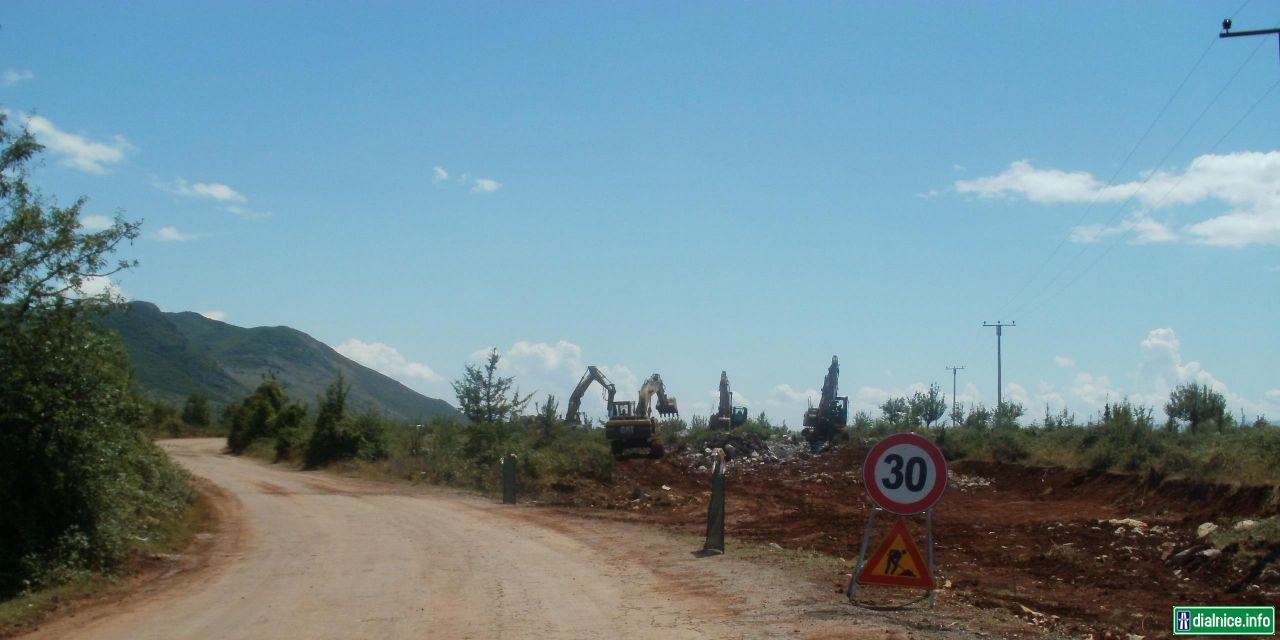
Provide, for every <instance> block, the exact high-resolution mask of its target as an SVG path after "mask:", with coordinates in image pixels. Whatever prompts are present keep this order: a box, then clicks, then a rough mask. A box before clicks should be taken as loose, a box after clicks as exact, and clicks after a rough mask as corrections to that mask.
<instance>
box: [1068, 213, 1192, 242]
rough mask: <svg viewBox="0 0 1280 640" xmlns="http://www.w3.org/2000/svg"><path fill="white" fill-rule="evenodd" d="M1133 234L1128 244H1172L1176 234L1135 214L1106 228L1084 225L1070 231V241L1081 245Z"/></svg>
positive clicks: (1176, 237)
mask: <svg viewBox="0 0 1280 640" xmlns="http://www.w3.org/2000/svg"><path fill="white" fill-rule="evenodd" d="M1129 232H1133V233H1134V237H1133V238H1132V239H1130V240H1129V244H1154V243H1157V242H1173V241H1175V240H1177V239H1178V234H1177V233H1175V232H1174V230H1173V229H1170V228H1169V227H1168V225H1165V224H1164V223H1162V222H1158V221H1156V220H1155V219H1153V218H1151V217H1150V216H1148V215H1146V214H1143V213H1135V214H1133V215H1132V216H1130V217H1129V219H1128V220H1125V221H1124V222H1121V223H1120V224H1118V225H1115V226H1111V227H1108V226H1106V225H1102V224H1086V225H1081V226H1079V227H1075V228H1073V229H1071V241H1072V242H1076V243H1081V244H1091V243H1094V242H1099V241H1101V240H1102V239H1103V238H1106V237H1109V236H1113V235H1116V234H1118V233H1129Z"/></svg>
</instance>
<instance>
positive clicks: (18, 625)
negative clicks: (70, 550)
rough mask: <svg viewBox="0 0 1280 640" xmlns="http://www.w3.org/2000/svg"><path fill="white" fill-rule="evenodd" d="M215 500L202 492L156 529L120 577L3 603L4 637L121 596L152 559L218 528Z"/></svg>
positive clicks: (93, 578) (83, 579) (151, 566)
mask: <svg viewBox="0 0 1280 640" xmlns="http://www.w3.org/2000/svg"><path fill="white" fill-rule="evenodd" d="M215 513H216V512H215V511H214V509H213V504H212V501H211V500H210V499H209V497H208V496H207V495H206V494H204V493H199V494H197V496H196V499H195V500H194V501H193V502H192V503H191V506H189V507H188V508H187V509H186V511H184V512H183V513H182V517H180V518H175V519H173V520H171V521H169V522H168V523H166V524H164V525H162V526H160V527H158V528H157V529H155V530H154V535H153V536H152V537H151V538H150V539H148V540H147V541H146V542H144V543H143V544H142V545H140V546H139V548H138V549H137V550H136V551H135V552H134V553H133V555H132V557H131V558H130V559H129V560H127V561H126V562H125V563H124V564H123V568H122V569H121V570H120V571H119V572H118V573H116V574H101V573H88V572H83V573H80V574H78V575H77V576H76V577H74V578H72V579H71V580H69V581H68V582H65V583H63V584H59V585H57V586H53V587H47V588H43V589H36V590H33V591H27V592H24V593H21V594H19V595H17V596H15V597H13V598H9V599H7V600H3V601H0V638H8V637H11V636H16V635H19V634H22V633H26V632H29V631H32V630H34V629H35V628H36V626H37V625H38V624H40V623H41V622H43V621H45V620H47V619H49V618H50V617H51V616H53V615H55V614H57V613H58V612H60V611H63V610H66V609H69V608H72V607H75V606H76V605H77V604H81V603H87V602H92V601H94V600H97V599H102V598H107V597H110V596H113V595H117V594H120V593H122V592H124V591H125V590H126V589H127V586H128V579H129V577H131V576H133V575H137V574H141V573H146V572H148V571H153V570H156V569H157V566H156V563H155V562H154V561H152V560H151V558H153V557H154V556H156V555H159V554H171V553H178V552H181V551H183V550H185V549H187V548H188V547H190V546H191V544H192V542H193V541H194V540H195V536H196V534H197V533H200V532H202V531H209V530H211V529H213V528H214V525H215V524H216V521H217V518H216V516H215Z"/></svg>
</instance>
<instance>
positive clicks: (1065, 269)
mask: <svg viewBox="0 0 1280 640" xmlns="http://www.w3.org/2000/svg"><path fill="white" fill-rule="evenodd" d="M1249 2H1250V0H1246V1H1245V2H1244V4H1241V5H1240V7H1239V8H1238V9H1236V13H1239V12H1240V11H1242V10H1244V8H1245V7H1247V6H1248V5H1249ZM1220 39H1221V36H1214V38H1213V40H1211V41H1210V43H1209V46H1208V47H1206V48H1205V50H1204V51H1203V52H1201V54H1200V57H1199V58H1198V59H1197V60H1196V63H1195V64H1194V65H1193V66H1192V69H1191V71H1190V72H1188V73H1187V75H1186V76H1184V77H1183V80H1182V82H1181V83H1179V85H1178V88H1177V89H1176V90H1175V91H1174V93H1173V95H1172V96H1170V98H1169V100H1168V101H1166V103H1165V106H1164V108H1162V109H1161V110H1160V113H1159V114H1157V116H1156V119H1155V120H1153V121H1152V123H1151V125H1149V126H1148V127H1147V131H1146V132H1145V133H1143V135H1142V138H1140V139H1139V144H1141V142H1142V141H1143V140H1145V139H1146V137H1147V135H1148V134H1149V133H1150V132H1151V129H1152V128H1153V127H1154V126H1155V123H1156V122H1157V121H1158V120H1159V118H1160V116H1161V115H1163V113H1164V111H1165V110H1166V109H1167V108H1168V106H1169V105H1170V104H1171V103H1172V102H1173V98H1174V97H1176V96H1177V95H1178V93H1179V92H1181V90H1182V88H1183V86H1184V85H1185V84H1186V82H1187V80H1188V79H1189V78H1190V77H1191V74H1192V73H1194V72H1195V70H1196V69H1197V68H1199V66H1200V63H1201V62H1203V60H1204V58H1205V56H1206V55H1207V54H1208V53H1209V50H1210V49H1212V47H1213V43H1214V42H1216V41H1217V40H1220ZM1263 44H1265V42H1260V43H1259V45H1258V46H1256V47H1254V49H1253V51H1251V52H1250V53H1249V57H1248V58H1246V59H1245V60H1244V62H1243V63H1241V64H1240V66H1239V67H1237V68H1236V70H1235V73H1233V74H1231V77H1230V78H1228V79H1227V81H1226V83H1224V84H1223V85H1222V88H1221V89H1219V90H1218V93H1217V94H1215V95H1214V97H1213V99H1212V100H1210V101H1209V104H1207V105H1205V107H1204V109H1202V110H1201V111H1200V114H1199V115H1197V116H1196V118H1195V120H1193V121H1192V122H1191V124H1190V125H1189V126H1188V127H1187V129H1186V130H1185V131H1184V132H1183V133H1182V135H1181V136H1179V138H1178V140H1177V141H1176V142H1174V143H1173V146H1171V147H1170V148H1169V150H1168V151H1167V152H1165V154H1164V156H1163V157H1161V159H1160V161H1159V162H1157V163H1156V166H1157V167H1159V166H1161V165H1163V164H1164V163H1165V162H1166V161H1167V160H1168V159H1169V157H1170V156H1172V155H1173V153H1174V151H1176V150H1177V149H1178V147H1179V146H1181V145H1182V143H1183V142H1184V141H1185V140H1186V138H1187V136H1189V135H1190V134H1191V132H1192V131H1193V130H1195V128H1196V126H1197V125H1199V123H1200V121H1201V120H1203V119H1204V116H1205V115H1206V114H1207V113H1208V112H1209V110H1210V109H1212V108H1213V106H1214V105H1215V104H1217V102H1218V100H1219V99H1220V98H1221V97H1222V95H1223V94H1224V93H1225V92H1226V90H1227V88H1229V87H1230V86H1231V83H1232V82H1234V81H1235V79H1236V77H1238V76H1239V75H1240V73H1241V72H1243V71H1244V68H1245V67H1246V66H1248V64H1249V62H1251V61H1252V60H1253V58H1254V56H1256V55H1257V54H1258V51H1259V50H1260V49H1261V48H1262V45H1263ZM1250 111H1252V108H1251V109H1250ZM1233 129H1234V127H1233ZM1136 149H1137V145H1135V147H1134V150H1136ZM1132 156H1133V151H1130V153H1129V154H1128V155H1127V156H1126V157H1125V163H1127V162H1128V160H1129V158H1131V157H1132ZM1121 168H1123V164H1122V165H1121ZM1118 174H1119V170H1117V171H1116V172H1115V174H1113V175H1112V177H1111V179H1110V180H1108V181H1107V183H1106V186H1108V187H1110V186H1114V182H1115V178H1116V177H1117V176H1118ZM1156 175H1157V174H1156V172H1155V171H1153V172H1151V173H1150V174H1148V175H1147V176H1146V178H1144V179H1143V180H1142V182H1141V183H1140V184H1139V185H1138V187H1137V188H1136V189H1134V191H1133V192H1132V193H1131V194H1130V195H1129V197H1127V198H1125V200H1124V201H1123V202H1121V203H1120V204H1119V205H1117V207H1116V209H1115V212H1114V213H1113V214H1112V215H1111V216H1110V217H1109V218H1108V219H1107V222H1106V224H1104V225H1103V228H1104V229H1105V228H1107V227H1111V226H1112V225H1114V224H1115V221H1116V220H1117V219H1118V218H1119V217H1120V215H1121V214H1122V213H1124V210H1125V207H1126V206H1128V205H1129V204H1130V203H1131V202H1133V200H1134V199H1135V198H1137V197H1138V195H1139V194H1140V193H1142V190H1143V189H1144V188H1145V187H1146V186H1147V183H1149V182H1150V181H1151V180H1152V179H1153V178H1154V177H1155V176H1156ZM1104 188H1105V187H1104ZM1102 193H1103V189H1099V190H1098V192H1097V193H1096V194H1095V195H1094V197H1093V199H1092V200H1091V201H1090V202H1089V204H1088V205H1086V207H1085V211H1084V212H1083V213H1082V214H1081V215H1080V217H1079V218H1078V219H1077V220H1076V224H1075V225H1073V227H1072V229H1073V231H1072V232H1069V233H1068V234H1067V235H1065V236H1063V237H1062V238H1061V239H1060V240H1059V241H1058V244H1057V245H1056V246H1055V247H1054V249H1053V251H1052V252H1050V254H1049V257H1048V258H1046V259H1045V260H1044V261H1043V262H1041V263H1040V267H1039V268H1038V269H1036V272H1035V275H1033V276H1032V278H1030V279H1028V280H1027V282H1026V283H1024V284H1023V285H1022V287H1021V288H1019V290H1018V293H1016V294H1014V296H1013V297H1012V298H1010V299H1009V302H1007V303H1005V306H1004V307H1001V312H1003V311H1004V310H1006V309H1007V308H1008V307H1009V306H1010V305H1012V304H1013V302H1014V301H1015V300H1016V299H1017V298H1018V295H1020V293H1021V292H1022V291H1024V290H1025V289H1026V288H1027V287H1028V286H1029V285H1030V283H1031V282H1033V281H1034V280H1035V278H1037V277H1039V275H1040V273H1042V272H1043V271H1044V268H1045V267H1046V266H1048V264H1049V262H1050V261H1051V260H1052V258H1053V257H1054V256H1055V255H1056V254H1057V253H1058V251H1059V250H1061V248H1062V247H1063V246H1064V245H1065V243H1066V241H1067V240H1068V239H1069V238H1070V237H1071V236H1072V234H1073V233H1074V229H1075V228H1078V227H1079V226H1080V222H1082V221H1083V220H1084V218H1085V217H1086V216H1087V215H1088V213H1089V211H1090V210H1091V209H1092V207H1093V205H1094V204H1095V203H1097V202H1098V200H1099V199H1100V198H1101V197H1102ZM1121 237H1124V234H1121ZM1087 251H1088V247H1081V248H1080V249H1079V250H1078V251H1076V253H1075V254H1074V255H1072V257H1071V258H1069V259H1068V260H1067V261H1066V263H1064V264H1063V265H1062V268H1061V269H1058V270H1057V272H1056V273H1055V274H1054V276H1053V277H1052V278H1050V279H1049V281H1048V282H1046V283H1045V284H1044V286H1043V287H1042V288H1041V292H1042V294H1043V292H1045V291H1047V290H1048V289H1049V288H1050V287H1052V286H1053V285H1054V284H1055V283H1056V282H1058V280H1059V279H1061V278H1062V277H1063V276H1064V275H1066V273H1067V272H1068V271H1069V270H1070V265H1072V264H1073V263H1075V262H1077V261H1078V260H1079V259H1080V258H1081V257H1082V256H1083V255H1084V254H1085V253H1086V252H1087ZM1108 252H1109V251H1108ZM1095 262H1096V260H1095ZM1078 279H1079V278H1078V277H1076V278H1073V279H1072V281H1075V280H1078ZM1061 290H1065V287H1064V288H1063V289H1061ZM1061 290H1059V291H1061ZM1050 297H1052V296H1045V295H1040V296H1035V297H1033V298H1032V299H1030V300H1027V301H1025V302H1023V304H1022V305H1021V306H1019V307H1017V308H1015V309H1014V310H1013V312H1012V314H1011V315H1021V314H1023V313H1024V312H1025V311H1026V310H1027V309H1028V308H1030V307H1035V306H1039V304H1040V303H1042V302H1044V301H1046V300H1048V299H1049V298H1050ZM1033 303H1034V304H1033Z"/></svg>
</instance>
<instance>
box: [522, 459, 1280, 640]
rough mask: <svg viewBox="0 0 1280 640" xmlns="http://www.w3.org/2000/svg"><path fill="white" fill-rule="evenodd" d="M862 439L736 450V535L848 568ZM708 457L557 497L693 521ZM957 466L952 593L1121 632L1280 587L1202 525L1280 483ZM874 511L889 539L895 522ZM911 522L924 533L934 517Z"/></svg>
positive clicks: (949, 508) (1085, 629)
mask: <svg viewBox="0 0 1280 640" xmlns="http://www.w3.org/2000/svg"><path fill="white" fill-rule="evenodd" d="M867 447H868V445H867V443H862V442H854V443H850V444H848V445H845V446H842V447H838V448H836V449H834V450H832V451H829V452H826V453H823V454H817V455H811V454H807V453H801V454H799V455H797V456H796V457H795V458H793V459H790V460H779V461H772V460H752V459H742V460H738V461H734V462H731V463H730V465H729V471H728V474H727V477H726V494H727V513H726V531H727V533H728V534H729V535H730V536H731V537H736V538H739V539H743V540H752V541H758V542H762V543H774V544H777V545H779V546H781V547H783V548H787V549H796V550H813V551H819V552H822V553H825V554H829V555H833V556H837V557H840V558H843V559H846V560H848V563H849V567H848V568H847V569H846V571H852V563H853V559H854V558H856V557H857V554H858V546H859V544H860V542H861V536H862V530H863V527H864V525H865V523H866V518H867V516H868V513H869V503H868V501H867V498H866V492H865V491H864V490H863V488H862V487H861V486H860V485H861V472H862V461H863V459H864V458H865V456H866V452H867ZM700 462H701V461H700V457H699V456H697V455H690V454H673V455H669V456H668V457H666V458H665V459H662V460H630V461H625V462H622V463H620V469H619V480H618V481H617V482H615V483H614V484H613V485H610V486H600V485H589V486H577V487H574V490H572V491H568V492H564V493H559V494H557V495H554V496H547V497H548V498H549V502H551V503H553V504H559V505H563V506H566V507H572V508H575V509H584V510H588V511H590V512H592V513H594V514H595V515H597V516H599V517H608V518H615V519H635V520H644V521H650V522H659V523H662V524H665V525H668V526H672V527H675V528H678V529H681V530H685V531H688V532H692V533H697V532H701V530H702V528H703V527H704V526H705V518H706V508H707V507H706V505H707V499H708V497H709V496H710V491H709V487H710V476H709V475H708V473H707V472H706V471H705V470H701V469H700V467H702V465H701V464H700ZM950 475H951V482H950V484H949V487H948V491H947V493H946V494H945V495H944V496H943V499H942V502H941V503H940V505H939V507H938V509H937V511H936V514H935V539H936V541H937V544H936V547H935V548H936V553H937V562H938V567H939V582H940V583H942V584H946V583H949V584H950V587H949V589H953V590H954V591H951V592H949V596H950V597H959V598H961V599H963V600H966V601H968V602H971V603H973V604H976V605H978V606H984V607H994V608H1002V609H1006V610H1009V611H1011V612H1013V613H1015V614H1017V615H1019V616H1021V617H1024V618H1026V619H1028V620H1030V621H1032V622H1034V623H1036V624H1037V625H1040V626H1043V627H1045V628H1049V629H1054V630H1056V631H1058V632H1068V633H1093V634H1096V635H1099V636H1102V637H1110V636H1116V637H1125V635H1126V634H1128V633H1136V634H1139V635H1147V636H1150V635H1165V634H1166V633H1167V632H1168V624H1169V622H1168V616H1169V607H1170V606H1171V605H1172V604H1174V603H1187V602H1194V603H1205V604H1209V603H1217V604H1260V603H1263V602H1274V601H1275V599H1276V597H1277V593H1278V592H1280V585H1277V584H1247V579H1248V578H1249V574H1250V573H1253V574H1255V576H1256V573H1257V572H1256V571H1254V570H1251V566H1254V567H1256V565H1253V564H1252V563H1247V562H1243V561H1241V562H1236V561H1233V557H1232V553H1231V552H1230V551H1231V550H1229V549H1228V550H1226V552H1224V553H1221V554H1215V553H1214V551H1213V550H1212V549H1210V548H1209V547H1207V546H1203V544H1204V541H1203V540H1200V539H1197V535H1196V528H1197V526H1198V525H1199V524H1200V523H1203V522H1207V521H1218V522H1220V523H1225V524H1229V523H1231V522H1234V521H1237V520H1241V519H1244V518H1245V517H1265V516H1270V515H1275V514H1276V513H1280V504H1278V500H1280V498H1278V496H1280V492H1277V489H1276V488H1275V487H1250V486H1246V487H1235V486H1229V485H1221V484H1209V483H1200V482H1193V481H1188V480H1179V479H1174V480H1163V481H1162V480H1160V479H1158V478H1154V477H1142V476H1127V475H1118V474H1112V473H1096V472H1089V471H1081V470H1073V469H1061V468H1037V467H1027V466H1020V465H1010V464H998V463H989V462H978V461H961V462H958V463H953V464H952V465H951V474H950ZM877 521H878V527H877V528H878V529H879V531H877V533H876V536H883V535H884V532H885V531H887V528H888V525H889V523H890V522H891V520H890V518H887V517H881V518H878V519H877ZM912 526H913V527H914V529H915V530H916V532H917V535H918V538H919V539H920V540H923V518H915V519H914V524H913V525H912ZM873 540H878V538H873ZM1206 551H1207V553H1205V552H1206ZM821 579H823V580H826V581H831V580H835V581H840V580H847V579H848V578H847V576H839V575H833V576H823V577H821Z"/></svg>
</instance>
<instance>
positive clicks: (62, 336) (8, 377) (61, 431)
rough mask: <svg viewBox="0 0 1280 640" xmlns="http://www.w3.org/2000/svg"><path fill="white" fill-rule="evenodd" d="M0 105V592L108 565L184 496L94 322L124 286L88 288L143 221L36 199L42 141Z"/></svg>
mask: <svg viewBox="0 0 1280 640" xmlns="http://www.w3.org/2000/svg"><path fill="white" fill-rule="evenodd" d="M6 125H7V118H6V116H5V115H4V113H3V112H0V363H3V364H2V365H0V599H4V597H5V596H7V595H11V594H12V593H14V592H16V591H18V590H21V589H29V588H34V587H40V586H43V585H48V584H54V583H58V582H62V581H65V580H67V579H70V578H72V577H74V576H75V575H76V573H77V572H80V571H83V570H86V569H87V570H110V569H112V568H115V567H118V566H119V564H120V563H121V562H122V561H123V560H124V559H125V558H126V557H127V556H128V554H129V553H130V552H131V551H132V550H134V549H136V548H138V546H139V542H138V541H139V540H146V539H148V538H150V537H152V536H154V535H156V534H157V533H159V532H160V531H161V530H163V529H165V528H166V527H168V526H169V525H170V524H171V523H172V522H173V521H174V519H175V518H176V517H177V516H178V515H179V514H180V513H182V511H183V510H184V509H185V507H186V506H187V504H189V501H190V499H191V498H192V495H193V494H192V492H191V487H190V484H189V483H188V482H187V478H186V476H185V475H184V474H183V473H182V472H181V471H179V470H178V469H177V468H176V467H174V466H173V465H172V463H170V462H169V460H168V459H167V458H166V457H165V455H164V454H163V453H162V452H161V451H160V450H159V449H158V448H156V447H155V446H154V445H153V444H152V443H151V442H150V440H149V439H148V438H146V437H145V436H144V435H143V434H142V432H141V430H140V429H141V426H142V423H143V421H144V417H145V416H144V412H143V408H142V406H141V404H140V403H139V402H137V401H136V400H135V396H134V393H133V389H132V388H131V384H130V378H129V361H128V356H127V355H126V354H125V351H124V348H123V346H122V344H121V342H120V339H119V337H118V336H115V335H113V334H110V333H108V332H106V331H104V330H102V329H100V328H98V327H97V326H96V325H95V324H94V323H93V321H92V320H93V319H94V316H96V315H97V314H99V313H101V312H102V311H103V310H104V309H105V308H106V307H107V305H108V303H111V302H115V301H118V299H119V296H118V295H117V294H116V293H114V292H113V291H111V290H110V289H109V288H105V287H102V288H95V286H96V285H97V284H99V283H101V282H102V280H100V279H101V278H105V277H107V276H110V275H112V274H114V273H116V272H118V271H120V270H122V269H126V268H128V267H130V266H132V264H133V263H132V262H129V261H119V262H114V263H113V262H112V261H111V259H110V256H111V254H112V252H113V251H114V250H115V249H116V247H117V246H119V245H120V243H122V242H127V241H130V240H132V239H134V238H136V237H137V235H138V228H139V225H138V223H132V222H127V221H125V220H124V219H123V217H122V216H120V215H117V216H116V219H115V221H114V222H113V223H112V224H111V225H110V226H109V227H107V228H106V229H104V230H102V231H98V232H94V233H86V232H84V231H83V230H82V229H81V227H80V222H79V215H80V211H81V209H82V208H83V206H84V203H85V200H84V199H83V198H81V199H79V200H76V201H75V203H73V204H72V205H71V206H69V207H58V206H56V205H53V204H49V203H47V202H45V201H44V199H43V198H42V196H41V195H40V194H39V192H38V191H37V190H36V189H34V188H33V187H32V186H30V185H29V184H28V183H27V178H28V177H29V169H28V167H29V166H30V164H31V163H32V162H33V160H34V159H35V157H36V155H37V154H38V153H39V152H40V150H41V147H40V145H39V144H38V143H36V141H35V139H34V138H33V137H32V136H31V134H30V133H29V132H25V131H24V132H22V133H20V134H14V133H13V132H11V131H10V130H9V129H8V128H7V126H6Z"/></svg>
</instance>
